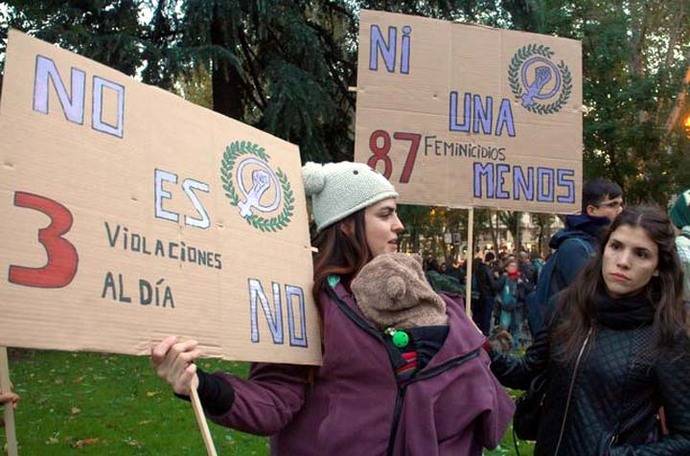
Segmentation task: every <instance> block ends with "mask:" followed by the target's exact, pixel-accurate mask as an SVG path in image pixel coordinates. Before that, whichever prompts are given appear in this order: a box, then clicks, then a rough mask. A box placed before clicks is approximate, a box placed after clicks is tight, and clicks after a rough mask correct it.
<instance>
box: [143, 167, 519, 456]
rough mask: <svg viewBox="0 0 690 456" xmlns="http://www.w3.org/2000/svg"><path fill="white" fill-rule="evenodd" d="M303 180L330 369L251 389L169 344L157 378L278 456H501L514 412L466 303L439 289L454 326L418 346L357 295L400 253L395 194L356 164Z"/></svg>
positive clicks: (260, 379)
mask: <svg viewBox="0 0 690 456" xmlns="http://www.w3.org/2000/svg"><path fill="white" fill-rule="evenodd" d="M303 177H304V184H305V190H306V192H307V195H308V196H311V202H312V212H313V215H314V221H315V223H316V230H317V234H316V236H315V238H314V240H313V243H314V246H315V247H316V248H317V249H318V253H317V254H316V256H315V258H314V289H313V294H314V298H315V299H316V302H317V304H318V307H319V312H320V315H321V321H322V334H323V365H322V366H320V367H319V368H313V367H308V366H294V365H280V364H267V363H257V364H253V365H252V369H251V373H250V376H249V379H246V380H245V379H240V378H237V377H235V376H232V375H229V374H225V373H214V374H208V373H205V372H202V371H201V370H200V369H198V368H197V366H196V365H194V364H193V363H192V362H193V361H194V359H196V358H198V357H199V356H200V353H199V351H198V349H197V348H196V342H194V341H189V342H184V343H180V342H177V339H176V338H174V337H170V338H168V339H166V340H164V341H163V342H162V343H160V344H158V345H157V346H156V347H154V348H153V350H152V360H153V364H154V367H155V369H156V371H157V373H158V375H159V376H160V377H162V378H164V379H165V380H166V381H168V382H169V383H170V384H171V385H172V387H173V390H174V391H175V392H176V393H177V394H178V395H182V396H185V395H187V394H188V393H189V391H190V389H191V388H197V391H198V393H199V398H200V400H201V403H202V405H203V406H204V409H205V411H206V413H207V414H208V416H209V417H210V418H211V419H212V420H213V421H215V422H217V423H219V424H221V425H225V426H228V427H232V428H235V429H238V430H240V431H244V432H249V433H253V434H260V435H268V436H271V453H272V454H281V455H300V456H303V455H307V456H308V455H326V454H338V455H342V454H352V455H384V454H386V455H393V454H395V455H398V454H419V455H426V454H437V455H445V454H461V455H476V456H478V455H480V454H481V451H482V447H490V448H491V447H495V446H496V445H497V444H498V441H499V440H500V438H501V435H502V434H503V431H504V430H505V428H506V427H507V425H508V423H509V420H510V416H511V414H512V403H511V402H510V399H509V398H508V397H507V395H506V394H505V392H504V391H503V390H502V388H501V387H500V385H499V384H498V382H497V381H496V380H495V378H494V377H493V375H492V374H491V371H490V369H489V359H488V356H487V354H486V353H485V352H484V351H483V350H482V349H481V347H482V345H483V343H484V341H485V340H486V339H485V338H484V337H483V336H482V335H481V333H479V331H477V330H476V328H475V327H474V326H473V325H472V323H471V321H470V320H469V319H468V318H467V317H466V316H465V314H464V312H463V309H462V307H461V303H457V302H455V301H453V300H452V299H450V298H449V297H447V296H444V297H442V298H441V297H439V295H437V294H435V293H434V292H433V291H432V290H431V288H429V289H428V292H429V293H430V294H431V299H432V300H434V301H435V302H436V303H437V304H440V308H442V310H444V311H445V312H444V313H445V315H442V321H444V322H447V324H444V325H435V326H426V327H422V326H420V327H417V328H413V329H414V330H413V329H411V330H410V331H409V335H408V333H406V332H405V331H402V330H400V328H397V329H396V328H387V329H386V331H381V328H380V327H379V326H376V325H375V324H373V323H374V322H373V321H371V320H367V318H365V317H364V314H363V312H362V311H361V310H360V308H359V306H358V303H357V301H356V300H355V297H354V295H353V291H352V290H353V288H355V287H352V286H351V285H352V284H353V282H354V279H355V278H359V281H357V284H358V285H361V284H362V277H363V276H365V275H364V274H362V275H359V276H358V274H359V273H360V271H364V268H366V266H367V265H374V264H376V263H378V262H375V261H372V259H374V258H377V259H385V258H384V256H386V255H392V254H393V253H394V252H396V251H397V248H398V239H399V236H400V234H401V232H402V231H403V225H402V223H401V222H400V220H399V219H398V216H397V213H396V202H395V198H396V197H397V196H398V194H397V193H396V192H395V189H394V188H393V186H392V185H391V184H390V183H389V182H388V181H387V180H386V179H385V178H384V177H383V176H381V175H380V174H379V173H377V172H375V171H373V170H372V169H371V168H369V167H368V166H366V165H364V164H358V163H348V162H342V163H335V164H327V165H323V166H322V165H317V164H314V163H310V164H307V165H305V167H304V168H303ZM378 272H381V271H378ZM383 272H385V271H383ZM418 276H419V277H421V281H420V282H419V284H418V285H419V286H420V287H429V286H428V284H427V283H426V281H424V278H423V277H424V276H423V273H422V271H421V264H420V265H419V271H418ZM396 278H397V277H396ZM383 282H384V281H382V284H381V287H383V285H384V283H383ZM368 283H372V282H368ZM406 285H408V283H403V284H402V285H400V287H402V288H403V289H404V287H405V286H406ZM371 288H373V289H374V290H376V289H377V288H378V287H376V286H373V287H371ZM399 289H400V288H399ZM427 296H428V294H427ZM377 304H380V303H377ZM388 329H391V330H392V331H388ZM415 331H416V332H415ZM417 355H418V356H417Z"/></svg>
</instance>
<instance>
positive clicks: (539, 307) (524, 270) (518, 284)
mask: <svg viewBox="0 0 690 456" xmlns="http://www.w3.org/2000/svg"><path fill="white" fill-rule="evenodd" d="M688 199H690V195H689V196H688ZM681 206H682V204H681ZM622 210H623V192H622V190H621V188H620V186H618V185H617V184H615V183H613V182H611V181H608V180H606V179H594V180H592V181H589V182H587V183H585V185H584V186H583V189H582V211H581V212H580V213H579V214H574V215H568V216H566V217H565V227H564V228H563V229H562V230H560V231H558V232H557V233H556V234H555V235H554V236H553V237H552V238H551V240H550V241H549V247H550V249H551V252H552V253H549V255H548V256H547V258H543V257H542V256H541V254H539V253H538V252H536V251H532V252H528V251H527V249H525V248H519V249H517V250H516V251H510V250H509V249H507V248H506V247H505V246H503V247H502V248H501V249H500V250H499V251H498V252H497V253H494V252H493V251H492V250H484V251H483V252H482V251H479V250H477V252H475V258H474V260H473V265H472V266H473V267H472V270H473V271H474V272H473V275H472V284H471V285H472V305H471V309H472V318H473V320H474V322H475V324H476V325H477V327H478V328H479V329H480V330H481V331H482V333H484V335H485V336H487V337H491V338H498V339H500V340H503V341H507V342H506V343H505V344H504V345H505V346H506V348H510V349H512V350H519V349H524V348H526V347H527V346H528V345H529V344H530V343H531V341H532V339H533V338H534V335H535V334H536V333H537V332H538V331H539V329H541V327H542V326H543V324H544V322H543V315H545V314H546V313H548V312H549V311H552V309H549V303H550V302H552V301H551V298H552V296H554V295H556V294H557V293H558V292H560V291H561V290H563V289H565V288H566V287H567V286H568V285H569V284H570V283H572V282H573V281H574V279H575V277H576V276H577V274H578V272H579V271H580V270H581V269H582V268H583V267H584V265H585V264H586V263H587V262H588V261H589V260H590V259H591V258H592V257H593V256H594V254H595V252H596V250H597V249H598V247H599V239H600V237H601V235H602V233H603V232H604V231H605V230H606V228H608V226H609V225H610V223H611V222H612V221H613V220H614V219H615V218H616V216H618V214H620V213H621V211H622ZM679 223H681V224H682V223H684V221H680V222H679ZM686 240H687V241H688V244H689V245H690V238H687V239H686ZM679 242H681V243H683V242H685V241H679ZM425 266H426V274H427V278H428V280H429V282H430V283H431V285H432V287H434V289H436V290H437V291H445V292H451V293H463V292H464V287H465V286H466V280H465V276H466V267H465V264H464V262H460V261H458V260H457V259H456V260H455V261H454V262H453V264H452V267H448V266H447V265H446V264H445V263H441V264H440V265H439V264H438V262H437V261H436V260H435V259H434V258H433V257H432V256H427V261H426V263H425ZM542 276H543V278H542Z"/></svg>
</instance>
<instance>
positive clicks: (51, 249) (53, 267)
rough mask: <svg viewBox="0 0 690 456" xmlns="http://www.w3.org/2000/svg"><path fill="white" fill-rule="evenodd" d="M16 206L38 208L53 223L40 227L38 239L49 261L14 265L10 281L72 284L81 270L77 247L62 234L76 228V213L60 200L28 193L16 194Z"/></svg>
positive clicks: (57, 285) (35, 284) (58, 285)
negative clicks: (36, 266) (74, 223)
mask: <svg viewBox="0 0 690 456" xmlns="http://www.w3.org/2000/svg"><path fill="white" fill-rule="evenodd" d="M14 205H15V206H17V207H26V208H28V209H34V210H37V211H39V212H42V213H44V214H45V215H47V216H48V217H50V225H48V226H47V227H45V228H42V229H40V230H38V242H40V243H41V244H43V247H44V248H45V249H46V253H47V254H48V263H47V264H46V265H45V266H43V267H42V268H26V267H23V266H15V265H11V266H10V272H9V281H10V282H12V283H16V284H18V285H24V286H27V287H37V288H62V287H65V286H67V285H69V284H70V282H72V279H73V278H74V275H75V274H76V273H77V264H78V263H79V255H77V249H75V248H74V246H73V245H72V244H71V243H70V242H69V241H68V240H67V239H65V238H63V237H62V235H63V234H65V233H67V232H68V231H69V229H70V228H72V221H73V218H72V213H71V212H70V211H69V209H67V208H66V207H65V206H63V205H62V204H60V203H58V202H56V201H53V200H51V199H49V198H45V197H43V196H38V195H32V194H31V193H25V192H15V193H14Z"/></svg>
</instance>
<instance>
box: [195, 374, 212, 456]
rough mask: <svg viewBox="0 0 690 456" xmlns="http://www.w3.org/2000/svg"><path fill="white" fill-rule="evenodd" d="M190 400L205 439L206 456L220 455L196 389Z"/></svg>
mask: <svg viewBox="0 0 690 456" xmlns="http://www.w3.org/2000/svg"><path fill="white" fill-rule="evenodd" d="M190 398H191V399H192V408H193V409H194V415H195V416H196V423H197V424H198V425H199V430H200V431H201V436H202V437H203V438H204V445H206V454H207V455H208V456H217V454H218V453H216V447H215V446H214V445H213V437H211V431H209V430H208V423H207V422H206V415H204V409H203V408H202V407H201V401H200V400H199V394H198V393H197V392H196V388H192V394H191V395H190Z"/></svg>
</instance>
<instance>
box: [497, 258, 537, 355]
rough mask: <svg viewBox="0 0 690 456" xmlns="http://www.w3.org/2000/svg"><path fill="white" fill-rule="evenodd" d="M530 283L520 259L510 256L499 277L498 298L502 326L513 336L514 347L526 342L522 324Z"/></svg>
mask: <svg viewBox="0 0 690 456" xmlns="http://www.w3.org/2000/svg"><path fill="white" fill-rule="evenodd" d="M528 286H529V283H528V282H527V280H525V278H524V277H523V275H522V273H521V272H520V271H519V269H518V260H516V259H515V258H514V257H509V259H508V262H507V263H506V265H505V272H504V273H503V275H502V276H501V277H500V278H499V279H498V282H497V284H496V289H497V290H498V294H497V295H496V300H497V301H498V304H499V309H500V313H501V317H500V325H501V328H502V329H504V330H506V331H508V332H509V333H510V335H511V336H512V337H513V349H517V348H519V347H520V346H524V344H525V342H526V337H525V334H524V333H523V330H522V326H523V322H524V317H523V315H524V312H525V296H526V294H527V291H528Z"/></svg>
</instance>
